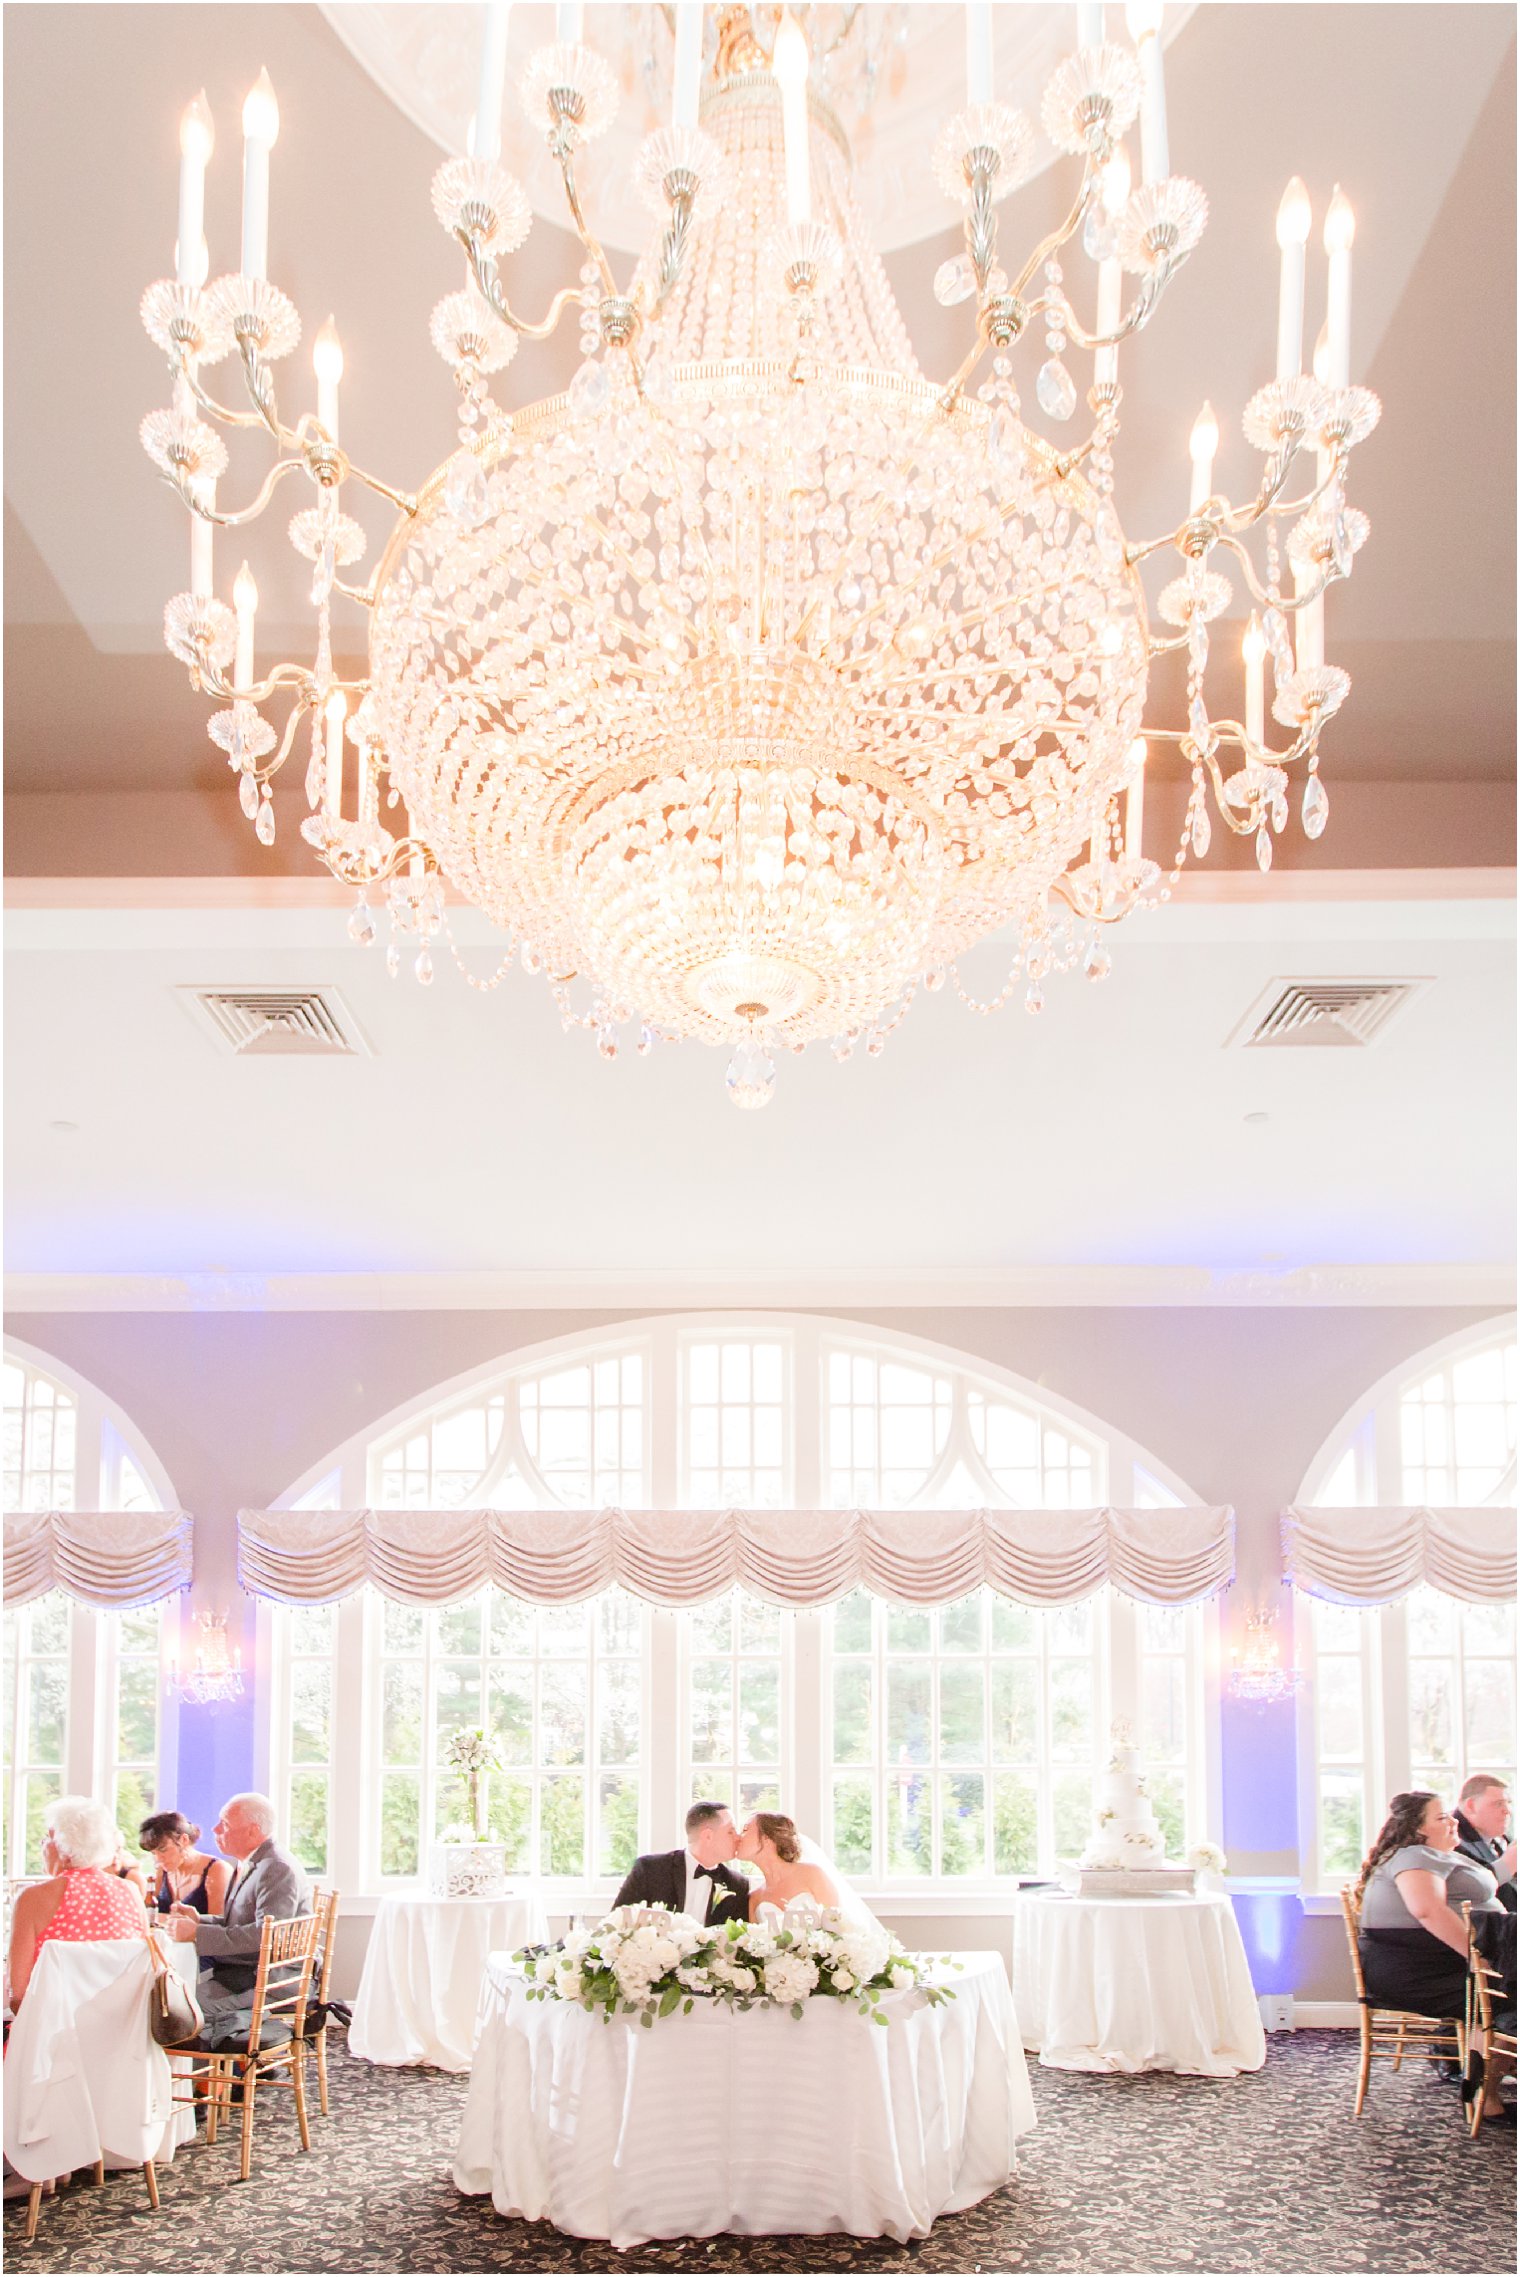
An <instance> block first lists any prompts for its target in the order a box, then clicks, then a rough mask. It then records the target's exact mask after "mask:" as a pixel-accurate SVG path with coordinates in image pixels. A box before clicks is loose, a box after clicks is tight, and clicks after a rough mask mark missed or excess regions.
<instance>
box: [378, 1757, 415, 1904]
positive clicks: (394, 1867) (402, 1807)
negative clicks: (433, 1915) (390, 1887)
mask: <svg viewBox="0 0 1520 2277" xmlns="http://www.w3.org/2000/svg"><path fill="white" fill-rule="evenodd" d="M421 1817H422V1779H421V1776H420V1774H419V1773H418V1772H416V1771H387V1772H384V1773H383V1774H382V1776H381V1780H380V1871H381V1873H382V1875H384V1876H385V1877H386V1878H387V1879H389V1878H391V1877H392V1876H396V1877H398V1878H399V1877H403V1876H409V1875H412V1874H415V1873H416V1872H417V1870H418V1867H419V1865H420V1863H421V1827H420V1821H421Z"/></svg>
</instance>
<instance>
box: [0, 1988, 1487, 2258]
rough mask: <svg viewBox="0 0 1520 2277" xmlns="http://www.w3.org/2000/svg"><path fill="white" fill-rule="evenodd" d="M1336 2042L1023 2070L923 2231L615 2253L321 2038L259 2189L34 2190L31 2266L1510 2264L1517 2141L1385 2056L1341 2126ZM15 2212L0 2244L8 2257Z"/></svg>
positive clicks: (114, 2183) (400, 2087)
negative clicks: (522, 2210) (325, 2070)
mask: <svg viewBox="0 0 1520 2277" xmlns="http://www.w3.org/2000/svg"><path fill="white" fill-rule="evenodd" d="M1354 2045H1355V2043H1354V2041H1353V2040H1352V2038H1351V2036H1350V2035H1349V2034H1347V2033H1340V2032H1300V2033H1297V2034H1294V2035H1284V2036H1280V2037H1278V2038H1275V2039H1273V2040H1272V2041H1271V2042H1270V2043H1269V2046H1270V2050H1271V2053H1270V2055H1269V2057H1268V2061H1267V2066H1266V2069H1265V2070H1264V2071H1261V2072H1258V2073H1256V2074H1254V2075H1251V2076H1248V2077H1245V2078H1242V2079H1238V2080H1230V2081H1217V2080H1202V2079H1174V2078H1170V2077H1168V2076H1166V2075H1165V2074H1162V2073H1151V2074H1148V2075H1145V2076H1142V2077H1140V2078H1133V2079H1126V2078H1101V2077H1094V2076H1092V2075H1089V2074H1084V2073H1069V2072H1049V2071H1041V2070H1040V2069H1039V2067H1038V2066H1037V2065H1035V2066H1032V2067H1031V2077H1032V2079H1033V2082H1034V2089H1035V2097H1036V2101H1037V2103H1038V2106H1039V2120H1040V2123H1039V2126H1038V2128H1037V2129H1036V2131H1035V2132H1034V2133H1033V2134H1032V2135H1029V2136H1026V2137H1025V2138H1024V2142H1023V2144H1022V2145H1021V2149H1020V2173H1019V2179H1018V2181H1017V2182H1016V2183H1013V2184H1010V2186H1009V2187H1008V2188H1007V2189H1006V2190H1003V2191H1000V2192H999V2193H998V2194H997V2195H996V2196H995V2197H992V2198H989V2199H986V2200H984V2202H983V2203H982V2204H981V2205H979V2206H976V2207H973V2208H972V2209H971V2210H970V2211H969V2212H968V2213H964V2214H956V2215H951V2216H948V2217H947V2218H946V2219H945V2220H943V2221H941V2222H939V2223H937V2224H936V2225H935V2227H934V2230H933V2231H932V2233H931V2234H930V2236H929V2237H927V2238H925V2239H923V2240H921V2241H920V2242H919V2243H917V2244H913V2245H906V2246H899V2245H892V2244H884V2243H882V2242H880V2241H866V2240H856V2239H850V2238H798V2239H790V2240H788V2239H782V2238H774V2239H772V2238H719V2239H717V2240H714V2241H712V2242H704V2243H698V2242H692V2243H688V2244H683V2245H674V2246H645V2247H642V2248H640V2249H639V2250H638V2251H637V2252H636V2253H633V2254H627V2255H619V2254H616V2253H613V2252H612V2251H611V2249H610V2248H609V2247H607V2246H604V2245H599V2244H595V2243H587V2242H583V2241H579V2240H576V2239H574V2238H567V2237H562V2236H560V2234H559V2233H558V2232H557V2231H555V2230H553V2229H550V2228H548V2227H547V2226H546V2225H543V2224H534V2225H529V2224H525V2223H521V2222H508V2221H504V2220H503V2219H502V2218H501V2216H500V2215H498V2214H497V2213H495V2212H494V2210H493V2209H492V2207H491V2204H490V2202H489V2200H487V2199H484V2198H462V2197H461V2196H460V2195H459V2193H458V2192H457V2191H456V2190H455V2188H454V2186H453V2184H452V2182H451V2181H450V2180H449V2175H448V2162H449V2155H450V2152H451V2149H452V2146H453V2140H454V2135H455V2131H456V2127H457V2123H458V2116H459V2112H460V2108H461V2106H462V2104H463V2101H464V2094H465V2088H466V2082H465V2081H464V2080H463V2079H456V2078H451V2077H449V2076H447V2075H446V2074H443V2073H439V2072H430V2071H382V2070H377V2069H375V2068H373V2067H372V2066H370V2065H368V2064H360V2063H354V2062H351V2061H349V2060H348V2058H347V2056H346V2055H345V2054H344V2053H343V2052H342V2049H341V2045H340V2046H339V2047H338V2048H337V2049H335V2051H334V2053H335V2063H334V2077H333V2115H332V2117H331V2119H330V2120H328V2121H326V2122H325V2123H324V2122H323V2121H322V2120H320V2119H317V2120H315V2121H314V2122H313V2127H314V2144H313V2149H312V2153H311V2155H310V2156H309V2157H305V2158H303V2157H302V2156H301V2155H300V2153H299V2152H298V2151H297V2150H295V2148H294V2144H295V2127H294V2122H293V2119H292V2117H291V2115H290V2112H289V2108H288V2101H287V2102H286V2104H285V2107H284V2108H281V2107H280V2105H279V2104H278V2103H277V2104H276V2106H275V2108H274V2109H272V2110H271V2111H270V2112H269V2113H268V2114H267V2115H266V2114H265V2113H264V2111H263V2108H262V2099H261V2108H260V2119H259V2129H258V2138H257V2143H256V2147H255V2155H254V2175H253V2180H252V2181H251V2182H250V2183H247V2184H239V2183H238V2182H237V2181H236V2180H235V2179H234V2178H235V2176H236V2173H237V2154H236V2150H235V2149H234V2148H233V2147H232V2146H231V2145H230V2144H228V2143H225V2142H222V2143H218V2145H217V2147H216V2148H215V2149H214V2150H210V2149H207V2148H206V2147H205V2146H204V2145H203V2144H197V2145H196V2146H195V2147H194V2148H191V2149H187V2150H184V2151H181V2153H180V2155H179V2156H178V2158H176V2160H175V2161H174V2164H173V2165H172V2166H171V2167H169V2168H167V2169H166V2170H165V2172H164V2174H163V2178H162V2193H163V2205H162V2209H161V2211H160V2212H159V2213H158V2214H156V2215H154V2214H151V2213H150V2212H149V2211H148V2208H147V2200H146V2196H145V2194H144V2191H143V2186H142V2180H141V2177H140V2176H138V2175H131V2174H116V2175H112V2176H111V2177H110V2178H109V2179H108V2181H107V2182H106V2184H105V2186H104V2187H103V2188H102V2189H100V2190H95V2189H92V2188H90V2187H88V2186H80V2187H75V2188H73V2189H71V2190H70V2191H68V2192H67V2193H66V2194H65V2195H64V2196H62V2197H60V2198H58V2199H56V2200H45V2201H44V2203H43V2208H42V2221H41V2226H40V2228H39V2230H38V2234H37V2243H36V2245H35V2246H34V2247H33V2248H32V2250H31V2252H30V2253H29V2254H27V2255H26V2256H25V2258H24V2260H23V2259H21V2258H18V2260H17V2261H16V2263H15V2266H16V2267H17V2268H18V2269H19V2268H22V2267H28V2268H31V2269H34V2270H39V2271H41V2270H55V2269H56V2270H102V2271H105V2270H124V2271H126V2270H131V2271H136V2270H172V2271H174V2273H175V2277H191V2273H192V2272H194V2271H196V2270H202V2269H204V2270H235V2271H250V2272H251V2271H265V2270H268V2271H275V2270H279V2271H286V2270H353V2271H370V2270H373V2271H376V2272H381V2271H384V2272H389V2271H411V2270H456V2269H457V2270H512V2271H521V2270H588V2271H589V2270H619V2271H623V2272H629V2271H633V2270H636V2269H651V2270H662V2271H663V2270H702V2271H749V2270H756V2271H769V2270H846V2269H851V2270H853V2269H896V2268H900V2267H906V2266H911V2265H914V2264H916V2265H917V2266H918V2267H919V2268H920V2269H925V2270H928V2269H936V2270H960V2271H965V2272H968V2273H970V2272H975V2271H980V2270H989V2271H990V2270H1015V2269H1017V2270H1026V2269H1027V2270H1110V2271H1120V2270H1136V2271H1140V2270H1186V2271H1189V2272H1205V2271H1233V2270H1272V2271H1278V2270H1281V2271H1289V2270H1312V2271H1325V2272H1330V2271H1340V2270H1368V2271H1395V2270H1449V2271H1453V2272H1465V2271H1473V2272H1479V2271H1489V2270H1498V2269H1505V2268H1513V2267H1514V2265H1515V2136H1514V2132H1513V2130H1512V2129H1510V2128H1508V2127H1503V2128H1501V2127H1497V2126H1493V2127H1487V2128H1485V2130H1484V2133H1483V2136H1482V2137H1481V2138H1480V2139H1479V2140H1478V2141H1477V2142H1475V2143H1474V2142H1469V2141H1468V2140H1467V2138H1466V2135H1465V2133H1464V2132H1463V2129H1462V2127H1461V2124H1460V2104H1459V2100H1458V2096H1457V2092H1456V2090H1455V2089H1454V2088H1452V2087H1448V2086H1445V2085H1443V2084H1442V2083H1441V2082H1439V2081H1438V2080H1437V2079H1436V2078H1435V2077H1434V2075H1433V2073H1432V2071H1431V2069H1430V2067H1429V2066H1427V2065H1423V2064H1417V2065H1414V2066H1412V2067H1411V2068H1410V2069H1408V2070H1406V2071H1404V2072H1401V2073H1400V2074H1399V2075H1398V2076H1397V2077H1395V2076H1394V2075H1393V2073H1392V2072H1391V2071H1389V2070H1388V2069H1387V2068H1386V2067H1384V2066H1380V2067H1379V2069H1378V2071H1377V2073H1376V2074H1375V2075H1374V2083H1373V2087H1372V2091H1371V2094H1370V2097H1369V2101H1368V2108H1367V2111H1366V2113H1365V2114H1364V2115H1363V2117H1362V2119H1361V2120H1360V2121H1359V2122H1356V2123H1353V2121H1352V2119H1351V2115H1350V2113H1351V2087H1352V2076H1353V2068H1354V2053H1353V2051H1354ZM21 2216H22V2207H21V2206H19V2205H17V2204H16V2203H15V2202H11V2203H9V2204H8V2205H7V2207H6V2217H5V2243H6V2247H7V2249H8V2251H11V2252H15V2253H16V2254H17V2255H18V2257H19V2256H20V2254H21V2250H22V2249H21V2246H20V2225H21Z"/></svg>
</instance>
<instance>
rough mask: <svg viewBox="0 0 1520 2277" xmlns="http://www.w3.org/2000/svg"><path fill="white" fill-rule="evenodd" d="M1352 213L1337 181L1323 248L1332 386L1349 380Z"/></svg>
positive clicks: (1347, 382)
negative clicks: (1327, 270)
mask: <svg viewBox="0 0 1520 2277" xmlns="http://www.w3.org/2000/svg"><path fill="white" fill-rule="evenodd" d="M1355 236H1356V216H1355V214H1354V213H1353V212H1352V210H1351V201H1350V199H1349V198H1348V197H1347V196H1346V194H1345V192H1344V191H1343V190H1342V188H1341V186H1340V184H1339V182H1337V183H1336V185H1335V191H1334V194H1333V196H1332V197H1331V200H1330V205H1329V209H1328V211H1327V212H1326V214H1325V251H1326V252H1327V253H1328V254H1329V256H1330V299H1329V305H1328V307H1327V309H1326V312H1325V328H1326V331H1327V333H1328V335H1329V365H1330V371H1329V380H1330V385H1331V386H1332V387H1347V386H1349V384H1350V381H1351V244H1352V240H1353V239H1354V237H1355Z"/></svg>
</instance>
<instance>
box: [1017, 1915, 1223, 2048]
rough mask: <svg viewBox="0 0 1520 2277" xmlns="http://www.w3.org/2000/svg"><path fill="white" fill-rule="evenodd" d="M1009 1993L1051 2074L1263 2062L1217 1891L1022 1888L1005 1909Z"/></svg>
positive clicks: (1028, 2041) (1029, 2043)
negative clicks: (1009, 1923) (1146, 1893)
mask: <svg viewBox="0 0 1520 2277" xmlns="http://www.w3.org/2000/svg"><path fill="white" fill-rule="evenodd" d="M1013 1998H1014V2007H1015V2009H1016V2011H1017V2013H1018V2018H1019V2023H1020V2026H1021V2027H1022V2030H1023V2034H1024V2045H1025V2047H1026V2048H1032V2049H1033V2048H1037V2049H1038V2050H1039V2053H1040V2061H1041V2063H1042V2064H1046V2065H1049V2066H1050V2067H1052V2068H1053V2069H1055V2070H1059V2071H1124V2072H1133V2071H1178V2072H1194V2073H1199V2074H1201V2075H1202V2076H1204V2077H1206V2078H1214V2079H1223V2078H1230V2077H1232V2076H1233V2075H1234V2074H1235V2073H1236V2072H1241V2071H1258V2070H1260V2068H1261V2066H1262V2064H1264V2063H1265V2061H1266V2056H1267V2041H1266V2034H1265V2033H1264V2031H1263V2030H1262V2023H1261V2012H1260V2010H1259V2009H1258V2007H1257V2005H1256V1991H1255V1987H1254V1986H1253V1985H1252V1983H1251V1972H1250V1969H1249V1967H1248V1966H1247V1964H1246V1954H1245V1947H1244V1945H1243V1944H1242V1943H1241V1939H1240V1930H1239V1928H1238V1926H1237V1924H1236V1920H1235V1913H1234V1909H1233V1907H1232V1906H1231V1904H1230V1901H1229V1899H1228V1898H1227V1897H1226V1896H1224V1895H1223V1893H1215V1892H1208V1893H1204V1894H1200V1895H1197V1896H1193V1897H1185V1896H1180V1895H1173V1894H1168V1895H1164V1896H1158V1897H1149V1898H1148V1897H1089V1898H1083V1897H1068V1896H1067V1895H1066V1893H1065V1892H1064V1891H1047V1890H1041V1891H1031V1892H1029V1894H1028V1895H1027V1896H1023V1897H1020V1898H1018V1899H1017V1900H1016V1901H1015V1904H1014V1909H1013Z"/></svg>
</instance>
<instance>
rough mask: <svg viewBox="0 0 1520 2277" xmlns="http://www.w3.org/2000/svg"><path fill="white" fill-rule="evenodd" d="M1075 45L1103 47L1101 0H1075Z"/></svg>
mask: <svg viewBox="0 0 1520 2277" xmlns="http://www.w3.org/2000/svg"><path fill="white" fill-rule="evenodd" d="M1077 45H1078V47H1101V46H1102V45H1103V0H1077Z"/></svg>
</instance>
